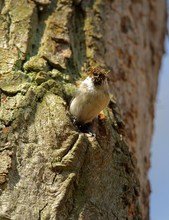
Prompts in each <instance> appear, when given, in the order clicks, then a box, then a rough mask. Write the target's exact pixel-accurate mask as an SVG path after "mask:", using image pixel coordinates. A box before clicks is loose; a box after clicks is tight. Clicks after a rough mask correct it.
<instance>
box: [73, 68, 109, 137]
mask: <svg viewBox="0 0 169 220" xmlns="http://www.w3.org/2000/svg"><path fill="white" fill-rule="evenodd" d="M87 73H88V77H87V78H86V79H85V80H84V81H82V83H81V84H80V87H79V89H78V90H77V92H76V95H75V97H74V98H73V99H72V101H71V104H70V113H71V115H72V117H73V122H74V124H75V125H77V126H78V128H79V129H80V130H81V131H83V132H87V133H90V134H92V135H93V133H92V131H90V130H89V129H88V127H89V126H88V125H89V124H91V123H92V121H93V120H94V119H95V118H96V117H97V116H98V115H99V113H100V112H101V111H102V110H103V109H104V108H106V107H107V105H108V104H109V101H110V97H109V90H108V83H107V76H106V75H107V72H106V71H105V70H103V69H100V68H96V67H95V68H93V69H89V71H88V72H87Z"/></svg>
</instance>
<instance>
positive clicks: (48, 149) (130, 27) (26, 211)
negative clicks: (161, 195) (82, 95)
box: [0, 0, 166, 220]
mask: <svg viewBox="0 0 169 220" xmlns="http://www.w3.org/2000/svg"><path fill="white" fill-rule="evenodd" d="M0 11H1V16H0V92H1V103H0V104H1V106H0V220H3V219H4V220H5V219H6V220H7V219H14V220H20V219H26V220H28V219H32V220H34V219H46V220H47V219H72V220H73V219H84V220H88V219H90V220H94V219H97V220H98V219H105V220H107V219H119V220H123V219H124V220H125V219H129V220H130V219H143V220H148V219H149V214H148V210H149V193H150V187H149V181H148V177H147V172H148V169H149V166H150V153H149V147H150V141H151V135H152V130H153V113H154V101H155V96H156V91H157V83H158V71H159V68H160V62H161V57H162V54H163V52H164V51H163V43H164V36H165V32H166V3H165V1H158V0H127V1H126V0H114V1H113V0H112V1H111V0H105V1H103V0H95V1H94V0H87V1H80V0H74V1H73V0H58V1H54V0H53V1H50V0H32V1H31V0H30V1H27V0H19V1H18V0H12V1H10V0H4V1H1V2H0ZM96 64H97V65H100V66H104V67H108V68H109V69H110V70H111V72H110V75H111V81H110V88H111V92H112V93H113V94H115V96H116V99H117V103H110V106H109V108H108V109H107V110H106V111H105V114H106V115H107V118H106V119H105V120H104V121H101V122H99V121H98V120H96V121H95V124H94V129H95V132H96V137H88V136H87V135H86V134H83V133H79V131H78V130H77V129H76V128H75V127H74V126H73V125H72V122H71V119H70V115H69V111H68V104H69V101H70V99H71V97H72V94H73V92H74V90H75V87H76V86H75V81H76V80H77V79H80V78H81V77H82V75H83V72H84V69H85V67H86V66H87V65H91V66H92V65H96ZM120 112H121V116H120ZM123 121H124V124H125V127H124V128H123Z"/></svg>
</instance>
